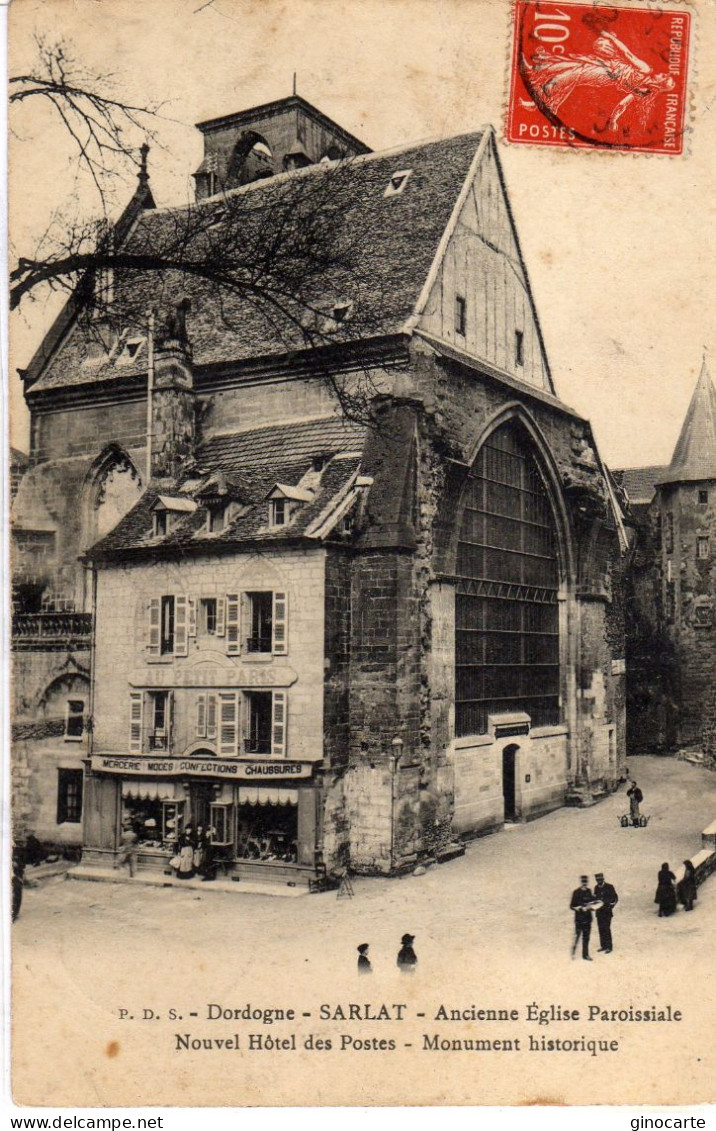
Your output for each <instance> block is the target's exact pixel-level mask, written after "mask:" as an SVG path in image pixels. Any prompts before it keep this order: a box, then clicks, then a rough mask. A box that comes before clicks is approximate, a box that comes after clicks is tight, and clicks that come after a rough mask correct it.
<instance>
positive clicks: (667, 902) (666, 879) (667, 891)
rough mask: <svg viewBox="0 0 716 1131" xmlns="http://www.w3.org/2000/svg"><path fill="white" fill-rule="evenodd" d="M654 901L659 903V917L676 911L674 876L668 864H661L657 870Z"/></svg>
mask: <svg viewBox="0 0 716 1131" xmlns="http://www.w3.org/2000/svg"><path fill="white" fill-rule="evenodd" d="M654 903H658V904H659V918H660V919H661V918H663V917H666V916H668V915H673V914H674V912H675V911H676V876H675V875H674V873H673V872H672V871H671V870H670V868H669V865H668V864H662V865H661V868H660V870H659V875H658V876H657V884H656V895H655V896H654Z"/></svg>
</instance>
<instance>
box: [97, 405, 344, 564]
mask: <svg viewBox="0 0 716 1131" xmlns="http://www.w3.org/2000/svg"><path fill="white" fill-rule="evenodd" d="M365 433H366V429H365V428H363V427H360V426H358V425H349V424H344V423H343V422H342V421H340V420H337V419H336V418H335V417H333V418H330V419H329V420H326V419H317V420H311V421H303V422H300V423H298V424H295V425H278V426H275V427H268V428H260V429H259V428H256V429H252V430H251V431H248V432H243V433H235V434H233V435H232V436H223V437H217V438H216V439H215V440H209V441H208V442H207V443H206V444H205V445H204V446H203V447H202V448H201V449H200V450H199V452H198V453H197V466H196V467H195V468H193V469H192V470H191V471H190V472H189V473H187V474H186V475H185V476H183V477H182V479H181V480H178V481H176V482H171V481H169V480H161V481H157V482H154V483H150V484H149V486H148V487H147V490H146V491H145V493H144V494H143V495H142V497H141V499H140V500H139V501H138V503H137V504H136V505H135V506H134V507H133V508H132V510H130V511H129V512H128V513H127V514H126V515H125V516H124V518H123V519H121V520H120V522H119V523H118V524H117V526H115V527H114V529H113V530H111V531H110V533H109V534H107V535H106V536H105V537H104V538H103V539H101V541H99V542H97V543H96V544H95V545H94V546H93V547H92V548H91V549H90V550H89V551H88V552H87V557H88V558H89V559H90V560H92V561H97V562H102V561H111V560H113V559H114V558H115V557H118V558H120V559H122V560H124V559H125V558H126V557H130V558H131V557H137V556H138V557H146V556H148V555H152V556H153V555H156V556H170V557H171V556H176V554H177V552H181V553H183V554H185V553H186V552H187V551H189V550H191V551H193V552H197V553H211V552H216V551H217V550H221V549H222V548H229V547H232V548H237V549H240V548H241V546H242V545H244V544H246V543H251V544H253V543H255V542H262V543H263V542H267V543H275V542H285V541H286V540H291V541H293V540H295V539H297V538H298V539H301V538H304V537H308V536H309V535H308V534H307V532H308V531H309V528H310V527H311V524H312V523H314V522H315V521H316V519H318V518H319V516H321V515H322V514H323V512H324V511H325V510H326V508H330V506H331V504H332V503H336V502H338V501H340V499H341V498H342V497H343V493H344V491H345V490H346V489H349V488H350V485H351V479H352V478H354V477H355V475H356V472H357V471H358V469H359V467H360V463H361V450H362V447H363V443H364V437H365ZM294 437H295V443H294ZM328 440H330V443H328V442H327V441H328ZM327 453H331V455H332V458H331V459H330V460H329V462H328V463H327V465H326V466H325V468H324V469H323V471H322V472H321V473H320V476H319V475H318V474H317V475H316V481H315V484H314V487H315V495H314V498H313V499H312V501H310V502H307V503H306V504H305V505H303V506H301V507H300V508H299V510H298V513H297V515H296V517H295V518H294V519H293V520H292V521H291V522H290V523H289V524H288V525H287V526H284V527H278V528H276V529H269V527H268V504H267V502H266V496H267V494H268V492H269V491H270V490H271V488H272V487H274V486H275V484H276V483H277V482H281V483H285V484H287V485H291V486H296V485H297V484H298V482H299V481H300V480H301V479H302V478H303V476H304V475H306V473H307V472H310V471H311V469H312V466H313V461H314V459H315V458H316V457H317V456H319V455H325V454H327ZM343 453H345V454H343ZM219 467H220V469H221V470H222V471H227V472H231V473H232V481H233V483H234V486H235V488H236V493H237V494H238V495H239V496H240V497H241V499H242V502H243V504H244V505H243V507H242V508H241V510H240V511H239V513H238V514H237V516H236V517H235V518H234V519H233V521H232V522H231V523H229V524H228V525H227V527H226V528H225V529H224V530H222V531H220V532H218V533H212V534H209V533H208V531H207V530H206V520H207V508H206V506H205V505H203V503H202V499H201V495H202V489H203V487H204V485H205V484H206V483H207V481H208V480H210V479H211V478H213V476H214V474H215V472H216V470H217V468H219ZM167 494H169V495H172V496H177V495H184V497H186V498H187V499H196V501H197V502H198V504H199V505H198V507H197V509H196V510H195V511H193V513H191V514H188V515H187V516H186V517H181V518H179V520H178V521H177V523H176V525H175V527H174V529H173V530H171V531H170V532H169V533H168V534H166V535H165V536H163V537H160V538H155V537H153V534H152V531H153V513H154V506H155V503H156V502H157V500H158V499H159V498H160V496H164V495H167Z"/></svg>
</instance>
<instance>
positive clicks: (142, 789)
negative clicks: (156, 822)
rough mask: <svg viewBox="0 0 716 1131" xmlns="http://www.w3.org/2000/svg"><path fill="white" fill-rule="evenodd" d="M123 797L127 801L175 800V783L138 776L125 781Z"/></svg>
mask: <svg viewBox="0 0 716 1131" xmlns="http://www.w3.org/2000/svg"><path fill="white" fill-rule="evenodd" d="M122 797H123V798H124V799H125V800H126V801H174V783H173V782H171V783H169V782H165V781H153V780H152V779H151V778H137V779H135V781H127V782H125V783H124V785H123V786H122Z"/></svg>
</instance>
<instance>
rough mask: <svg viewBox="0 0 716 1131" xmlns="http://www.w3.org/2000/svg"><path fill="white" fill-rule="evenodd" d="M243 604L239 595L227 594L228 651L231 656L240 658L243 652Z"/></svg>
mask: <svg viewBox="0 0 716 1131" xmlns="http://www.w3.org/2000/svg"><path fill="white" fill-rule="evenodd" d="M240 620H241V602H240V600H239V594H238V593H227V594H226V651H227V653H228V654H229V655H230V656H238V654H239V653H240V651H241V637H240V635H239V631H240Z"/></svg>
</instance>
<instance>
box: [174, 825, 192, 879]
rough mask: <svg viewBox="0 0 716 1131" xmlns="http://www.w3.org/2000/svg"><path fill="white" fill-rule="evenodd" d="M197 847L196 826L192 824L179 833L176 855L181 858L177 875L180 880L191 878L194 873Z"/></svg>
mask: <svg viewBox="0 0 716 1131" xmlns="http://www.w3.org/2000/svg"><path fill="white" fill-rule="evenodd" d="M195 847H196V840H195V837H194V828H193V826H192V825H187V826H186V828H185V829H184V831H183V832H182V833H180V834H179V839H178V841H177V847H176V855H177V856H178V858H179V864H178V865H177V876H178V878H179V879H180V880H190V879H191V878H192V876H193V875H194V849H195Z"/></svg>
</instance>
